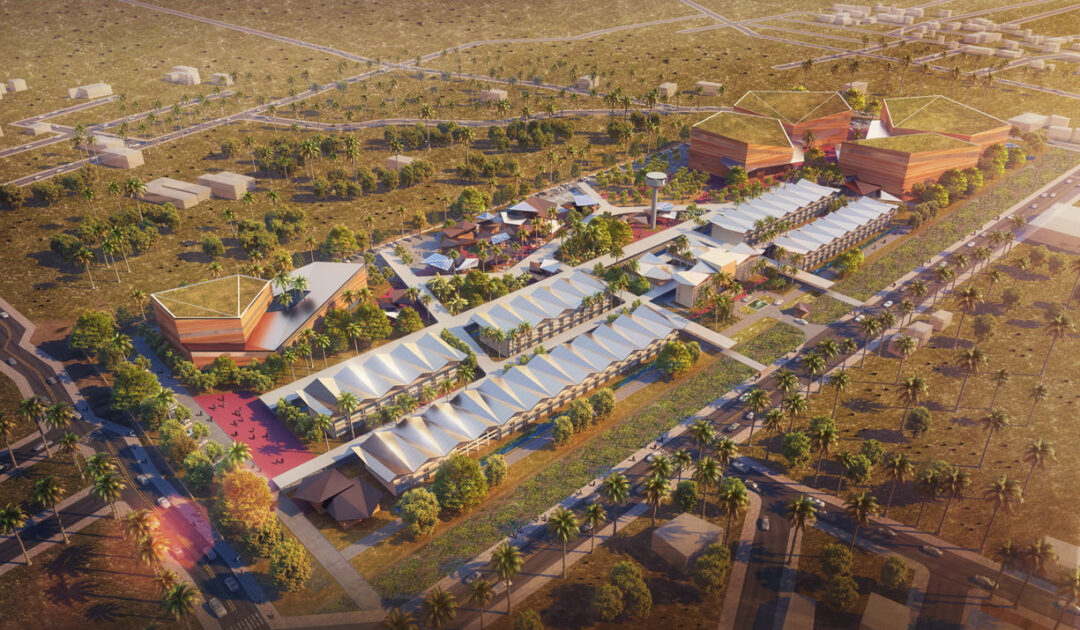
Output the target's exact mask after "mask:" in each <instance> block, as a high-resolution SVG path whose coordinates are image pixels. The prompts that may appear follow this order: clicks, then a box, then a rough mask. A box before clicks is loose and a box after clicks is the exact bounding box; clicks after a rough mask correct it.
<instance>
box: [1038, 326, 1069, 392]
mask: <svg viewBox="0 0 1080 630" xmlns="http://www.w3.org/2000/svg"><path fill="white" fill-rule="evenodd" d="M1075 329H1076V327H1075V326H1074V325H1073V321H1072V318H1071V317H1069V316H1068V315H1066V314H1065V313H1060V314H1058V315H1055V316H1053V317H1051V318H1050V319H1048V320H1047V321H1046V324H1045V325H1044V326H1043V330H1044V331H1045V332H1046V336H1047V337H1049V338H1050V347H1049V348H1047V349H1046V359H1044V360H1043V365H1042V370H1040V371H1039V378H1042V377H1043V376H1045V375H1046V366H1047V364H1048V363H1050V354H1051V353H1052V352H1053V351H1054V344H1056V343H1057V342H1058V340H1059V339H1063V338H1065V337H1067V336H1068V335H1069V333H1071V332H1073V331H1074V330H1075Z"/></svg>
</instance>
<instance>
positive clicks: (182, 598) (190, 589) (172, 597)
mask: <svg viewBox="0 0 1080 630" xmlns="http://www.w3.org/2000/svg"><path fill="white" fill-rule="evenodd" d="M201 599H202V598H201V597H200V596H199V591H198V590H196V588H195V587H194V586H192V585H191V584H190V583H188V582H180V583H179V584H174V585H173V586H172V588H170V589H169V590H168V591H166V592H165V597H164V598H163V599H162V605H163V606H164V608H165V612H166V613H168V614H169V615H172V617H173V618H174V619H176V620H180V619H181V618H182V619H183V620H184V623H185V624H187V627H188V628H189V630H190V628H191V619H190V615H191V613H192V612H194V611H195V606H197V605H198V603H199V601H201Z"/></svg>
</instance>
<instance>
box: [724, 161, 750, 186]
mask: <svg viewBox="0 0 1080 630" xmlns="http://www.w3.org/2000/svg"><path fill="white" fill-rule="evenodd" d="M747 179H748V176H747V174H746V169H745V168H743V167H741V166H733V167H731V170H729V171H728V172H727V175H725V176H724V183H725V184H727V185H728V186H742V185H744V184H746V182H747Z"/></svg>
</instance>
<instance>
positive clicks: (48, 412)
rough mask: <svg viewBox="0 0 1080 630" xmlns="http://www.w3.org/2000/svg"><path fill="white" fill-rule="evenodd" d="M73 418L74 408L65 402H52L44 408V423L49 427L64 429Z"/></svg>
mask: <svg viewBox="0 0 1080 630" xmlns="http://www.w3.org/2000/svg"><path fill="white" fill-rule="evenodd" d="M74 419H75V410H74V409H72V408H71V405H68V404H67V403H62V402H58V403H53V404H51V405H49V406H48V407H46V408H45V424H46V425H47V426H48V427H49V428H50V429H66V428H67V427H68V426H69V425H71V421H72V420H74Z"/></svg>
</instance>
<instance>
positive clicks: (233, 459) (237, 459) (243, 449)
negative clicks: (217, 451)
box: [225, 440, 251, 468]
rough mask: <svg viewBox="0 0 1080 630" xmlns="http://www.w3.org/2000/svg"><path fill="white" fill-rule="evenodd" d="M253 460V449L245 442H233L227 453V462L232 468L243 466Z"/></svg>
mask: <svg viewBox="0 0 1080 630" xmlns="http://www.w3.org/2000/svg"><path fill="white" fill-rule="evenodd" d="M250 458H251V447H250V446H248V445H247V444H245V443H243V442H237V441H236V440H233V443H232V445H230V446H229V448H228V449H227V450H226V451H225V462H226V463H227V464H228V466H229V467H230V468H233V467H236V466H239V465H240V464H243V463H244V462H245V461H246V460H248V459H250Z"/></svg>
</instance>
